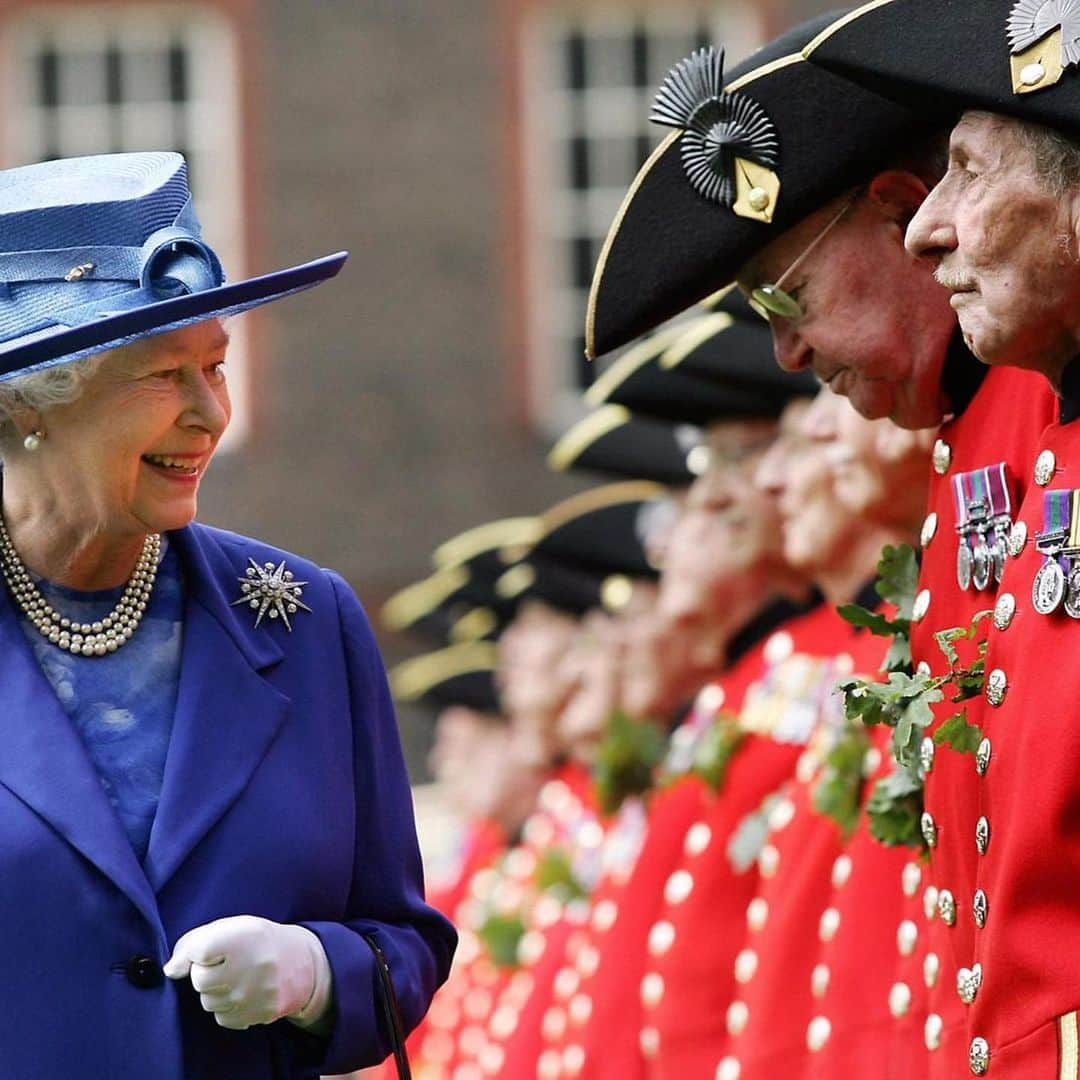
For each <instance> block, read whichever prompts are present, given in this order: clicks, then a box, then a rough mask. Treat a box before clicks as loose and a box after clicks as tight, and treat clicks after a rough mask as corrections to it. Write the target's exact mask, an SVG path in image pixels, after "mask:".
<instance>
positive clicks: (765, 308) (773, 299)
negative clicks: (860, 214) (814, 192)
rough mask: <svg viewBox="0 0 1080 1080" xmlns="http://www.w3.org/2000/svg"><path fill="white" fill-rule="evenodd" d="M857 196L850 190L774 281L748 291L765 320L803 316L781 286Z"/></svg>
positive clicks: (848, 208) (756, 308)
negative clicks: (812, 237) (817, 231)
mask: <svg viewBox="0 0 1080 1080" xmlns="http://www.w3.org/2000/svg"><path fill="white" fill-rule="evenodd" d="M858 197H859V192H858V191H855V192H852V194H851V195H850V196H848V198H846V199H845V200H844V204H843V206H841V207H840V209H839V210H837V212H836V213H835V214H834V215H833V216H832V218H831V219H830V221H829V223H828V224H827V225H826V226H825V228H824V229H822V230H821V232H819V233H818V234H817V236H815V237H814V239H813V240H811V241H810V243H809V245H808V246H807V247H806V248H805V249H804V250H803V252H802V254H801V255H799V256H798V258H796V260H795V261H794V262H793V263H792V264H791V265H790V266H789V267H788V268H787V269H786V270H785V271H784V272H783V273H782V274H781V275H780V277H779V278H777V279H776V282H775V283H774V284H771V285H758V286H757V287H756V288H755V289H753V290H752V291H751V293H750V306H751V307H752V308H753V309H754V310H755V311H756V312H757V313H758V314H759V315H760V316H761V317H762V318H763V319H764V320H765V321H766V322H768V321H769V316H770V315H776V316H778V317H779V318H781V319H787V320H788V321H789V322H797V321H798V320H799V319H801V318H802V317H803V315H804V314H805V312H804V311H803V309H802V305H800V303H799V301H798V300H796V299H795V297H794V296H792V295H791V293H789V292H787V291H786V290H785V289H784V288H783V287H782V286H783V284H784V282H785V281H787V280H788V279H789V278H790V277H791V275H792V274H794V273H795V271H796V270H798V269H799V267H800V266H802V264H803V263H804V262H805V261H806V259H807V257H808V256H809V255H810V253H811V252H812V251H813V250H814V248H816V247H817V246H818V244H820V243H821V241H822V240H824V239H825V237H826V236H828V235H829V233H830V232H831V231H832V229H833V227H834V226H835V225H837V224H838V223H839V221H840V219H841V218H842V217H843V216H844V215H845V214H846V213H847V212H848V211H849V210H850V209H851V208H852V206H854V205H855V200H856V199H857V198H858Z"/></svg>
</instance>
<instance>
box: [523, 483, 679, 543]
mask: <svg viewBox="0 0 1080 1080" xmlns="http://www.w3.org/2000/svg"><path fill="white" fill-rule="evenodd" d="M667 494H668V490H667V488H665V487H664V485H663V484H656V483H654V482H653V481H651V480H626V481H623V482H622V483H619V484H605V485H604V486H603V487H598V488H591V489H590V490H588V491H583V492H581V494H580V495H571V496H570V498H569V499H564V500H563V501H562V502H561V503H556V505H555V506H553V507H551V509H550V510H547V511H545V512H544V513H543V514H541V515H540V521H541V522H542V524H543V526H544V536H550V535H551V534H552V533H553V532H554V531H555V530H556V529H559V528H562V526H563V525H566V524H567V523H568V522H570V521H573V520H574V519H575V518H579V517H584V516H585V515H586V514H591V513H593V511H595V510H603V509H605V508H606V507H608V506H618V505H619V504H621V503H632V502H653V501H654V500H656V499H662V498H664V497H665V496H666V495H667Z"/></svg>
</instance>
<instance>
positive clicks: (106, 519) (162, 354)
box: [16, 319, 230, 536]
mask: <svg viewBox="0 0 1080 1080" xmlns="http://www.w3.org/2000/svg"><path fill="white" fill-rule="evenodd" d="M228 340H229V339H228V337H227V336H226V334H225V331H224V330H223V329H222V326H221V323H220V322H219V321H217V320H216V319H215V320H210V321H209V322H203V323H198V324H196V325H194V326H189V327H185V328H183V329H181V330H174V331H172V332H171V333H168V334H160V335H157V336H154V337H149V338H145V339H143V340H142V341H138V342H135V343H134V344H132V345H128V346H124V347H123V348H119V349H115V350H113V351H112V352H111V353H109V354H108V355H107V356H106V358H105V359H104V362H103V363H102V364H101V367H100V368H99V369H98V371H97V373H96V374H95V375H94V376H93V377H92V378H91V379H90V380H89V381H88V382H87V383H86V385H85V388H84V390H83V393H82V395H81V396H80V397H79V398H78V399H77V400H76V401H74V402H72V403H71V404H69V405H59V406H56V407H54V408H50V409H48V410H47V411H46V412H45V413H44V415H43V420H42V422H43V426H44V428H45V431H46V436H47V437H46V439H45V441H44V442H43V443H42V447H41V449H40V450H39V451H38V452H37V453H36V454H33V455H29V454H26V455H19V457H18V459H17V464H16V468H17V469H18V468H22V469H33V470H34V483H35V484H36V485H37V487H38V490H40V491H43V492H46V491H47V492H49V494H50V496H51V497H53V498H55V500H56V501H57V502H58V503H59V504H60V505H62V506H64V507H65V508H66V509H67V511H68V512H69V513H71V514H73V515H75V516H76V517H77V518H79V519H80V520H81V521H83V522H84V523H85V524H87V525H92V526H93V527H94V528H95V529H96V530H99V531H102V532H106V533H109V534H112V535H115V536H127V535H138V534H143V533H147V532H164V531H166V530H170V529H179V528H182V527H183V526H185V525H187V524H188V523H189V522H190V521H191V520H192V519H193V518H194V516H195V510H196V501H197V496H198V491H199V483H200V482H201V480H202V477H203V475H204V473H205V472H206V468H207V466H208V465H209V463H210V459H211V457H213V454H214V450H215V449H216V447H217V444H218V440H219V439H220V438H221V436H222V433H223V432H224V431H225V427H226V425H227V424H228V422H229V416H230V406H229V393H228V390H227V389H226V385H225V370H224V369H225V353H226V349H227V346H228Z"/></svg>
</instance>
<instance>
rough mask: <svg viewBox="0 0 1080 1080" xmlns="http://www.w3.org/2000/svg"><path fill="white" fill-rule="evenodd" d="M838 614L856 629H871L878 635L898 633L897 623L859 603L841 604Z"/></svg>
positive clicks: (886, 635) (887, 635) (837, 610)
mask: <svg viewBox="0 0 1080 1080" xmlns="http://www.w3.org/2000/svg"><path fill="white" fill-rule="evenodd" d="M836 612H837V614H838V615H839V616H840V618H841V619H843V620H844V621H845V622H847V623H850V624H851V625H852V626H854V627H855V629H856V630H869V631H870V633H871V634H875V635H876V636H877V637H892V635H893V634H894V633H896V624H895V623H893V622H892V621H891V620H889V619H887V618H886V617H885V616H884V615H881V614H879V613H878V612H876V611H868V610H867V609H866V608H864V607H860V606H859V605H858V604H841V605H840V606H839V607H838V608H837V609H836Z"/></svg>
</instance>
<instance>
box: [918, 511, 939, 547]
mask: <svg viewBox="0 0 1080 1080" xmlns="http://www.w3.org/2000/svg"><path fill="white" fill-rule="evenodd" d="M937 525H938V516H937V514H936V513H935V512H934V511H933V510H931V511H930V513H929V514H927V515H926V520H925V521H924V522H923V524H922V532H921V533H920V534H919V540H920V541H921V542H922V546H923V547H926V546H927V545H928V544H929V543H930V541H931V540H933V539H934V536H935V534H936V533H937Z"/></svg>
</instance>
